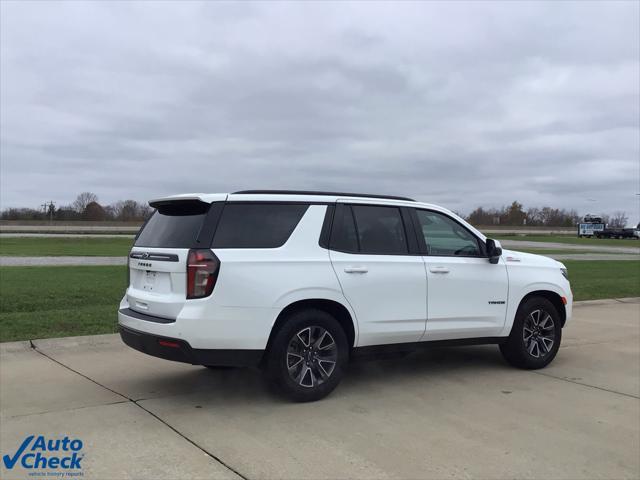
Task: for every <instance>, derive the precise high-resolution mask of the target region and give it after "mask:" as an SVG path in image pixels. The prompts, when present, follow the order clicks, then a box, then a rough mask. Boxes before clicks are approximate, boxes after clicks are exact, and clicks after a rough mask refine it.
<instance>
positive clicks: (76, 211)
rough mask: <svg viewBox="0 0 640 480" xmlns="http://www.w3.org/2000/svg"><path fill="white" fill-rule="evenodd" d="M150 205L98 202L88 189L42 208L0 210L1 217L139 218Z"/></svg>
mask: <svg viewBox="0 0 640 480" xmlns="http://www.w3.org/2000/svg"><path fill="white" fill-rule="evenodd" d="M152 212H153V209H152V208H151V207H150V206H149V205H147V204H144V203H140V202H137V201H136V200H120V201H118V202H115V203H112V204H110V205H102V204H100V202H99V201H98V196H97V195H96V194H95V193H92V192H82V193H81V194H79V195H78V196H77V197H76V199H75V200H74V201H73V203H72V204H71V205H64V206H61V207H56V206H55V205H54V204H53V203H49V204H43V208H41V209H35V208H7V209H5V210H3V211H2V212H1V213H0V219H2V220H86V221H94V222H101V221H120V222H141V221H144V220H145V219H146V218H148V217H149V215H151V213H152Z"/></svg>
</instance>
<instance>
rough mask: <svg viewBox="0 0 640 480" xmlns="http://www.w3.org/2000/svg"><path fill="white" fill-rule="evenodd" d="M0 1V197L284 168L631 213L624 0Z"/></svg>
mask: <svg viewBox="0 0 640 480" xmlns="http://www.w3.org/2000/svg"><path fill="white" fill-rule="evenodd" d="M0 4H1V7H0V8H1V11H0V17H1V28H0V35H1V37H0V39H1V43H0V48H1V65H0V67H1V70H0V82H1V83H0V90H1V92H0V102H1V103H0V105H1V108H0V128H1V132H0V133H1V144H0V148H1V149H0V155H1V174H2V176H1V184H0V186H1V196H0V201H1V206H2V208H7V207H12V206H31V207H36V206H37V205H39V204H41V203H42V202H43V201H45V200H54V201H55V202H57V204H58V205H64V204H68V203H70V202H72V201H73V199H74V198H75V196H76V195H77V193H79V192H81V191H85V190H89V191H92V192H95V193H96V194H97V195H98V197H99V199H100V201H101V202H102V203H110V202H113V201H115V200H118V199H125V198H134V199H138V200H147V199H149V198H152V197H157V196H161V195H165V194H173V193H181V192H182V193H184V192H199V191H204V192H216V191H223V192H227V191H234V190H238V189H245V188H290V189H307V190H313V189H319V190H346V191H358V192H374V193H395V194H400V195H409V196H413V197H415V198H417V199H419V200H423V201H429V202H433V203H439V204H442V205H444V206H447V207H449V208H452V209H455V210H458V211H461V212H463V213H468V212H469V211H471V210H472V209H473V208H474V207H475V206H477V205H484V206H500V205H503V204H507V203H510V202H511V201H513V200H514V199H517V200H519V201H520V202H522V203H524V204H525V206H543V205H552V206H556V207H566V208H576V209H578V211H579V212H580V213H587V212H591V213H603V212H604V213H607V212H611V211H615V210H626V211H627V213H628V214H629V216H630V217H632V218H631V220H634V219H635V221H636V222H637V220H638V217H639V216H640V196H638V195H636V194H637V193H640V91H639V89H640V11H639V5H640V3H638V2H636V1H630V2H619V3H616V2H613V1H608V2H603V3H597V2H586V1H585V2H576V3H569V2H548V3H543V2H535V3H525V2H496V3H481V2H471V3H464V2H454V3H437V2H403V3H397V2H396V3H383V2H375V3H365V2H359V3H344V2H331V3H330V2H324V3H309V2H304V3H302V2H300V3H286V2H278V3H266V2H260V3H247V2H242V3H233V4H231V3H230V4H225V3H215V2H205V3H198V2H175V3H174V2H169V1H163V2H139V3H127V2H124V1H119V2H107V1H100V2H93V3H90V2H69V3H63V2H55V1H42V2H28V1H20V2H17V1H16V2H10V1H5V0H3V1H2V2H0Z"/></svg>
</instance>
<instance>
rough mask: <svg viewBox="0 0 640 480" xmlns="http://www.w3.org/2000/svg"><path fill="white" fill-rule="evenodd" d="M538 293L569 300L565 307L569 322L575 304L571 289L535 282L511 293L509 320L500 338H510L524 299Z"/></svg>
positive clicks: (507, 319)
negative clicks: (555, 295)
mask: <svg viewBox="0 0 640 480" xmlns="http://www.w3.org/2000/svg"><path fill="white" fill-rule="evenodd" d="M538 291H548V292H553V293H555V294H557V295H559V296H560V297H565V298H566V299H567V304H566V305H565V311H566V315H567V318H566V320H567V321H569V319H570V318H571V310H572V302H573V295H572V293H571V289H570V288H567V289H564V288H563V287H562V286H560V285H557V284H555V283H550V282H533V283H529V284H527V285H525V286H523V287H520V288H518V289H515V290H514V291H510V292H509V305H508V306H507V318H506V322H505V325H504V328H503V329H502V332H501V335H500V336H503V337H508V336H509V334H510V333H511V327H512V326H513V322H514V320H515V318H516V313H517V311H518V307H519V306H520V304H521V303H522V300H523V299H524V297H526V296H527V295H529V294H530V293H533V292H538Z"/></svg>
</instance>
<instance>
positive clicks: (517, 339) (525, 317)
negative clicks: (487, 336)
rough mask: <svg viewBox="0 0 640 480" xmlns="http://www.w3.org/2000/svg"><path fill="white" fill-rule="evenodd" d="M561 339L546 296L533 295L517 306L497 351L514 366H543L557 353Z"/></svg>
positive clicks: (531, 367) (558, 320) (551, 306)
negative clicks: (506, 333)
mask: <svg viewBox="0 0 640 480" xmlns="http://www.w3.org/2000/svg"><path fill="white" fill-rule="evenodd" d="M561 338H562V326H561V324H560V315H559V314H558V311H557V310H556V308H555V307H554V306H553V304H552V303H551V302H550V301H549V300H547V299H546V298H541V297H534V298H530V299H529V300H527V301H526V302H524V303H523V304H522V305H520V307H519V308H518V312H517V313H516V318H515V321H514V322H513V327H512V328H511V334H510V335H509V338H508V339H507V341H506V342H505V343H503V344H501V345H500V351H501V352H502V355H503V356H504V358H505V359H506V360H507V362H509V363H510V364H511V365H513V366H515V367H518V368H524V369H537V368H544V367H546V366H547V365H549V363H551V361H552V360H553V359H554V358H555V356H556V354H557V353H558V349H559V348H560V340H561Z"/></svg>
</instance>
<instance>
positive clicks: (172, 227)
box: [134, 202, 210, 248]
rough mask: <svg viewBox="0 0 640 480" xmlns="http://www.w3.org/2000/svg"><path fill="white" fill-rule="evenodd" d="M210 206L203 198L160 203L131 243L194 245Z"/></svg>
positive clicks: (182, 246)
mask: <svg viewBox="0 0 640 480" xmlns="http://www.w3.org/2000/svg"><path fill="white" fill-rule="evenodd" d="M209 206H210V205H209V204H208V203H202V202H174V203H171V204H167V205H161V206H159V207H158V210H156V212H155V213H154V214H153V215H152V216H151V218H150V219H149V221H148V222H147V223H146V225H145V226H144V228H143V229H142V232H140V235H139V236H138V238H136V241H135V244H134V245H135V246H136V247H164V248H191V247H193V246H195V245H196V239H197V238H198V234H199V233H200V229H201V228H202V223H203V222H204V219H205V216H206V215H207V211H208V210H209Z"/></svg>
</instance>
